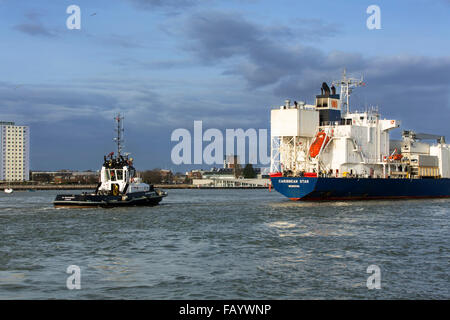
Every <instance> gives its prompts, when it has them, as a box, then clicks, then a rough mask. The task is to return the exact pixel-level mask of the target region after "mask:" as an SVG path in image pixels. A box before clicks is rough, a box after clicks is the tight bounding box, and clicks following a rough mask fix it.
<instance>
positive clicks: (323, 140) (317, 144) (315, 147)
mask: <svg viewBox="0 0 450 320" xmlns="http://www.w3.org/2000/svg"><path fill="white" fill-rule="evenodd" d="M328 141H330V137H328V136H327V134H326V133H325V132H324V131H320V132H318V133H317V135H316V139H315V140H314V142H313V143H312V145H311V147H310V148H309V155H310V156H311V158H315V157H317V155H318V154H319V152H320V149H321V148H322V145H324V144H325V145H326V144H327V143H328Z"/></svg>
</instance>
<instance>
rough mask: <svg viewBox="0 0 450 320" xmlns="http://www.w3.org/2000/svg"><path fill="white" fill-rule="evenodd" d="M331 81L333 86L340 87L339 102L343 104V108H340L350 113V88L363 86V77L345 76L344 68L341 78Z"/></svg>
mask: <svg viewBox="0 0 450 320" xmlns="http://www.w3.org/2000/svg"><path fill="white" fill-rule="evenodd" d="M332 83H333V85H334V86H340V87H341V104H342V105H345V108H342V110H346V112H347V113H350V95H351V93H352V88H356V87H361V86H365V85H366V84H365V83H364V81H363V77H362V76H361V79H356V78H347V72H346V69H345V68H344V72H343V73H342V79H341V80H336V81H333V82H332Z"/></svg>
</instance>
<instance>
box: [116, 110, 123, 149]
mask: <svg viewBox="0 0 450 320" xmlns="http://www.w3.org/2000/svg"><path fill="white" fill-rule="evenodd" d="M123 119H124V118H123V116H121V115H120V113H118V114H117V116H116V117H115V118H114V120H116V123H117V128H116V133H117V137H116V138H114V141H115V142H116V143H117V157H120V154H121V152H122V148H123V131H124V130H123Z"/></svg>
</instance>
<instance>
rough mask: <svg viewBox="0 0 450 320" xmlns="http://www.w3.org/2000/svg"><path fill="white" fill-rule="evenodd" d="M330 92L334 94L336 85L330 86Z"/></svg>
mask: <svg viewBox="0 0 450 320" xmlns="http://www.w3.org/2000/svg"><path fill="white" fill-rule="evenodd" d="M331 94H332V95H335V94H336V87H335V86H333V85H332V86H331Z"/></svg>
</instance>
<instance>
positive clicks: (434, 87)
mask: <svg viewBox="0 0 450 320" xmlns="http://www.w3.org/2000/svg"><path fill="white" fill-rule="evenodd" d="M295 25H297V24H295ZM322 27H323V25H322V24H321V23H320V21H314V23H311V24H310V25H309V27H308V28H309V29H308V30H309V31H308V34H309V36H310V37H312V36H313V35H316V36H317V37H324V36H330V35H332V34H333V33H332V32H331V31H332V29H333V27H332V26H331V25H330V27H329V30H327V31H324V30H323V28H322ZM185 34H186V36H187V37H188V39H189V40H188V45H186V49H187V50H189V51H190V52H191V53H193V54H194V56H196V57H197V59H199V61H201V62H202V63H204V64H207V65H209V64H217V65H219V66H221V67H222V68H223V70H224V74H225V75H235V76H239V77H240V78H242V79H244V80H245V82H246V83H247V85H248V87H249V88H251V89H254V90H259V89H261V90H262V89H265V90H267V89H269V90H270V91H271V92H272V93H273V94H275V95H276V96H278V97H280V98H281V99H280V101H282V100H284V98H295V99H299V100H308V101H309V102H310V103H312V102H313V101H312V99H313V97H314V95H315V94H317V92H318V90H319V88H320V85H321V83H322V82H323V81H328V82H330V81H331V80H337V79H336V78H339V77H340V75H341V73H342V70H343V69H344V68H347V70H349V71H351V72H352V73H354V74H359V75H361V74H362V75H364V76H365V78H366V79H367V82H368V84H369V86H368V88H367V89H359V90H361V92H363V93H361V94H359V93H358V94H359V95H360V97H359V98H360V101H359V102H360V105H359V106H358V107H359V108H360V109H364V108H368V107H369V106H370V104H374V105H378V106H379V107H380V111H381V112H382V113H383V114H387V115H388V116H395V117H397V118H399V119H400V120H401V119H405V121H404V123H405V124H407V125H409V126H419V127H421V126H422V129H423V130H425V129H426V127H428V129H429V130H439V131H440V132H443V133H446V134H447V135H450V130H449V129H448V125H447V123H446V122H447V121H444V120H443V119H442V116H441V115H442V114H447V112H448V111H449V106H450V104H449V88H450V57H420V56H413V55H403V56H378V57H367V56H363V55H362V54H358V53H349V52H338V51H332V52H324V51H322V50H319V49H317V48H314V47H313V46H311V45H305V44H300V43H305V42H306V41H307V39H306V38H305V37H303V36H302V33H301V32H297V31H296V29H295V28H294V27H290V26H277V27H276V28H274V27H270V26H264V25H260V24H257V23H253V22H251V21H250V20H248V19H246V18H244V17H242V16H239V15H236V14H229V13H223V12H209V13H202V14H196V15H193V16H192V17H191V18H189V19H188V20H187V21H186V27H185ZM280 34H281V35H283V36H281V37H280ZM293 34H297V37H289V35H293ZM302 39H303V40H305V41H302ZM359 90H357V91H356V92H359ZM270 91H269V92H270ZM358 94H357V95H356V96H355V97H354V98H355V99H356V98H358ZM355 102H356V101H355Z"/></svg>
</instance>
